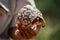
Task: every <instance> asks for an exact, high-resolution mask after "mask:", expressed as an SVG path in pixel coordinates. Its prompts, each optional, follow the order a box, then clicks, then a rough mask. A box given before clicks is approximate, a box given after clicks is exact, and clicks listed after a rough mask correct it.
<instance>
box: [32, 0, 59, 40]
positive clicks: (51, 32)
mask: <svg viewBox="0 0 60 40" xmlns="http://www.w3.org/2000/svg"><path fill="white" fill-rule="evenodd" d="M35 3H36V6H37V8H38V9H39V10H40V11H41V12H42V14H43V17H44V19H45V20H46V26H45V28H41V30H40V32H39V33H38V35H37V36H36V37H35V38H34V39H32V40H60V0H35Z"/></svg>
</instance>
